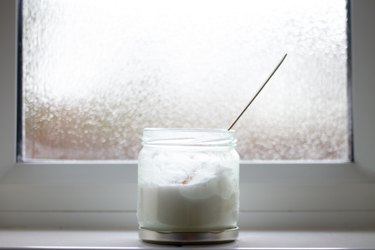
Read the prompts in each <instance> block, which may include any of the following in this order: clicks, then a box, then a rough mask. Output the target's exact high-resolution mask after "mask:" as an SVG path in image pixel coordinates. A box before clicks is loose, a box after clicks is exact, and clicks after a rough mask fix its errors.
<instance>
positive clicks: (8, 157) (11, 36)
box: [0, 0, 375, 229]
mask: <svg viewBox="0 0 375 250" xmlns="http://www.w3.org/2000/svg"><path fill="white" fill-rule="evenodd" d="M350 4H351V26H352V32H351V44H352V49H351V50H352V58H351V59H352V68H353V69H352V83H353V95H352V98H353V133H354V137H353V138H354V154H353V156H354V162H352V163H343V164H340V163H327V164H323V163H322V164H321V163H319V164H317V163H315V164H314V163H311V164H310V163H306V164H295V163H282V164H276V163H269V164H253V163H250V162H242V163H241V169H240V171H241V178H240V182H241V185H240V192H241V206H240V208H241V209H240V210H241V217H240V222H239V223H240V226H242V228H249V229H275V228H283V229H293V228H301V227H304V228H332V227H356V228H369V227H375V178H374V173H375V133H374V131H373V130H374V129H375V112H374V108H375V97H374V93H375V75H374V72H375V63H374V61H375V29H374V28H373V27H374V24H375V15H373V13H375V1H370V0H368V1H351V3H350ZM16 13H17V1H15V0H2V1H0V227H67V228H78V227H79V228H82V227H86V228H126V229H136V228H137V222H136V217H135V209H136V194H137V165H136V161H132V162H124V163H119V162H113V163H108V162H101V163H90V162H84V163H72V162H69V163H43V164H24V163H17V162H16V147H17V145H16V130H17V124H16V108H17V105H16V97H17V87H16V86H17V85H16V75H17V74H16V72H17V70H16V66H17V64H16V49H17V37H16V35H17V32H16V30H17V29H16V28H17V22H16V20H17V18H16V17H17V15H16Z"/></svg>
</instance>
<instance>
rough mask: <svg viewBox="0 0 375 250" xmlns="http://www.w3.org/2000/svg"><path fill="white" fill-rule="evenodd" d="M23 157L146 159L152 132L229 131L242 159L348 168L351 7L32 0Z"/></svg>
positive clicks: (318, 0)
mask: <svg viewBox="0 0 375 250" xmlns="http://www.w3.org/2000/svg"><path fill="white" fill-rule="evenodd" d="M22 2H23V7H22V17H23V18H22V19H21V20H22V33H23V34H22V37H21V38H20V39H21V41H22V65H21V66H22V77H21V82H22V89H23V92H22V95H23V101H22V105H23V113H22V122H23V127H22V150H21V151H22V159H23V160H24V161H38V160H127V159H136V158H137V154H138V151H139V150H140V148H141V143H140V137H141V135H142V131H143V128H145V127H167V128H173V127H176V128H193V127H204V128H228V127H229V125H230V124H231V122H232V121H233V120H234V119H235V118H236V116H237V115H238V114H239V113H240V111H241V110H242V109H243V108H244V106H246V104H247V103H248V101H249V100H250V98H251V97H252V96H253V95H254V94H255V92H256V91H257V90H258V88H259V86H260V85H261V84H262V82H263V81H264V80H265V79H266V77H267V76H268V74H269V73H270V72H271V71H272V69H273V68H274V67H275V65H276V64H277V63H278V61H279V60H280V59H281V57H282V56H283V54H284V53H286V52H287V53H288V57H287V59H286V61H285V62H284V64H283V65H282V66H281V68H280V70H279V71H278V72H277V73H276V74H275V76H274V78H273V79H272V80H271V81H270V83H269V84H268V85H267V86H266V88H265V89H264V90H263V92H262V93H261V94H260V95H259V97H258V98H257V99H256V101H255V102H254V104H253V105H252V106H251V107H250V109H249V110H248V111H247V112H246V113H245V114H244V116H243V117H242V118H241V119H240V120H239V122H238V123H237V124H236V126H235V127H234V129H235V130H236V131H237V137H238V147H237V149H238V151H239V153H240V155H241V158H242V159H243V160H255V161H256V160H265V161H269V160H271V161H272V160H288V161H289V160H297V161H321V160H323V161H348V160H350V152H351V146H350V143H349V142H350V125H349V124H350V122H349V121H350V116H349V114H350V112H349V111H350V108H349V107H350V105H349V104H348V100H349V98H348V96H349V94H348V77H347V76H348V41H347V40H348V38H347V21H348V20H347V7H346V5H347V3H346V1H343V0H330V1H325V0H305V1H300V0H283V1H276V0H275V1H270V0H262V1H249V0H237V1H231V0H223V1H220V0H179V1H176V0H152V1H151V0H150V1H145V0H137V1H133V0H129V1H126V0H118V1H117V0H64V1H59V0H24V1H22Z"/></svg>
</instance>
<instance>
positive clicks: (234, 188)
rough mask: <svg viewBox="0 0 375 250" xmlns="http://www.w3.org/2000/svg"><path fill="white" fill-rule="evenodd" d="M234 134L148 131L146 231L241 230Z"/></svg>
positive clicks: (142, 214) (143, 161)
mask: <svg viewBox="0 0 375 250" xmlns="http://www.w3.org/2000/svg"><path fill="white" fill-rule="evenodd" d="M235 145H236V138H235V135H234V131H227V130H224V129H145V130H144V133H143V148H142V150H141V152H140V154H139V157H138V161H139V163H138V164H139V166H138V210H137V217H138V222H139V226H140V227H141V228H145V229H149V230H153V231H168V232H205V231H213V230H224V229H229V228H234V227H236V226H237V220H238V211H239V155H238V153H237V152H236V150H235V148H234V147H235Z"/></svg>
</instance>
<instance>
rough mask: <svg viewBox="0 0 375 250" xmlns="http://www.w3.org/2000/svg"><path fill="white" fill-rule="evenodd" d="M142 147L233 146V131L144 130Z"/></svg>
mask: <svg viewBox="0 0 375 250" xmlns="http://www.w3.org/2000/svg"><path fill="white" fill-rule="evenodd" d="M142 142H143V145H151V146H158V145H159V146H233V147H234V146H235V145H236V142H237V139H236V137H235V130H227V129H218V128H144V130H143V137H142Z"/></svg>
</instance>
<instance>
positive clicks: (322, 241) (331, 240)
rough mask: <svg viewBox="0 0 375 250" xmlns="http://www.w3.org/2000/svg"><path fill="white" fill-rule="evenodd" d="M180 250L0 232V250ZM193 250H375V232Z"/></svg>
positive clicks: (282, 234) (123, 237) (245, 234)
mask: <svg viewBox="0 0 375 250" xmlns="http://www.w3.org/2000/svg"><path fill="white" fill-rule="evenodd" d="M24 248H27V249H181V247H174V246H159V245H152V244H146V243H143V242H141V241H139V240H138V235H137V232H135V231H119V230H117V231H95V230H92V231H84V230H82V231H79V230H74V231H73V230H71V231H70V230H6V229H3V230H0V249H24ZM184 248H194V249H242V250H243V249H252V250H255V249H262V250H265V249H309V250H311V249H375V231H241V232H240V237H239V239H238V240H237V241H235V242H233V243H229V244H221V245H206V246H186V247H184Z"/></svg>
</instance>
